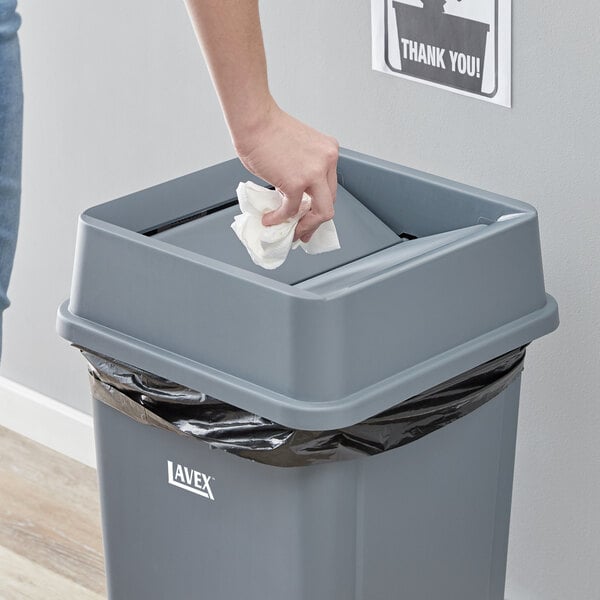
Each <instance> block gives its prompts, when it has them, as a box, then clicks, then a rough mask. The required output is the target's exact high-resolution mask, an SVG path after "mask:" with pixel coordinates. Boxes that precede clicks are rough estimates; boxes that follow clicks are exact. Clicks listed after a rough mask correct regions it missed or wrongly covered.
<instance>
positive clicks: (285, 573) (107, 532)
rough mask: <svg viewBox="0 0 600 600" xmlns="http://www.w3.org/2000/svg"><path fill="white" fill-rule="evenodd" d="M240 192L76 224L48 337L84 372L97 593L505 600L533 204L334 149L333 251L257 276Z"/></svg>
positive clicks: (533, 310) (219, 188) (224, 167)
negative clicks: (76, 354)
mask: <svg viewBox="0 0 600 600" xmlns="http://www.w3.org/2000/svg"><path fill="white" fill-rule="evenodd" d="M247 179H251V180H255V181H256V179H255V178H254V177H252V176H251V175H250V174H249V173H248V172H247V171H246V170H245V169H244V168H243V167H242V165H241V164H240V163H239V161H237V160H232V161H228V162H226V163H222V164H219V165H215V166H213V167H210V168H208V169H204V170H202V171H199V172H197V173H193V174H191V175H187V176H185V177H181V178H179V179H176V180H174V181H171V182H168V183H165V184H162V185H159V186H156V187H153V188H150V189H148V190H144V191H142V192H138V193H136V194H132V195H130V196H126V197H124V198H120V199H118V200H114V201H112V202H108V203H106V204H102V205H100V206H96V207H94V208H91V209H89V210H87V211H86V212H85V213H83V215H82V216H81V218H80V221H79V231H78V240H77V251H76V260H75V266H74V275H73V285H72V290H71V298H70V300H68V301H67V302H65V303H64V304H63V305H62V306H61V307H60V309H59V313H58V330H59V333H60V335H61V336H62V337H64V338H66V339H67V340H69V341H70V342H71V343H72V344H74V345H76V346H77V347H79V348H82V349H85V350H86V351H87V352H88V358H89V360H90V361H91V362H92V367H93V368H92V375H93V377H92V383H93V387H94V421H95V431H96V444H97V456H98V470H99V478H100V490H101V500H102V519H103V531H104V544H105V554H106V567H107V576H108V588H109V597H110V598H111V600H138V599H139V600H142V599H144V600H164V599H165V598H176V599H186V600H187V599H188V598H190V599H191V598H211V599H212V600H231V599H232V598H236V597H244V598H246V599H247V600H259V599H260V600H264V599H265V598H285V599H286V600H326V599H327V600H348V599H349V598H356V599H357V600H358V599H361V600H380V599H381V600H383V599H385V600H388V599H389V598H407V599H410V600H432V599H434V598H435V599H437V598H444V599H445V600H484V599H490V600H501V599H503V591H504V579H505V569H506V551H507V540H508V526H509V516H510V500H511V491H512V477H513V462H514V450H515V436H516V427H517V408H518V401H519V384H520V364H521V362H520V361H522V353H523V350H522V348H523V347H524V346H525V345H527V344H528V343H530V342H531V341H532V340H534V339H536V338H538V337H540V336H543V335H545V334H547V333H549V332H550V331H552V330H553V329H555V328H556V327H557V325H558V310H557V306H556V303H555V301H554V300H553V299H552V298H551V297H550V296H548V295H547V294H546V292H545V289H544V281H543V274H542V263H541V254H540V245H539V233H538V223H537V214H536V212H535V210H534V209H533V208H532V207H531V206H529V205H527V204H524V203H521V202H518V201H515V200H511V199H508V198H504V197H501V196H498V195H496V194H491V193H488V192H484V191H481V190H477V189H474V188H470V187H466V186H463V185H460V184H457V183H454V182H450V181H447V180H443V179H440V178H437V177H434V176H431V175H428V174H425V173H421V172H417V171H414V170H411V169H407V168H405V167H401V166H398V165H395V164H391V163H388V162H384V161H380V160H378V159H375V158H372V157H368V156H364V155H361V154H357V153H355V152H351V151H347V150H343V151H342V152H341V157H340V161H339V169H338V179H339V183H340V188H339V196H338V201H337V203H336V225H337V227H338V233H339V237H340V242H341V245H342V249H341V250H339V251H336V252H331V253H328V254H325V255H320V256H306V255H304V253H302V252H300V251H296V252H294V253H293V254H292V255H291V256H290V258H289V259H288V261H287V262H286V263H285V265H284V266H283V267H282V268H281V269H278V270H276V271H263V270H261V269H259V268H258V267H256V266H255V265H253V263H252V262H251V261H250V258H249V257H248V256H247V254H246V253H245V250H244V249H243V248H242V247H241V245H240V244H239V242H238V241H237V239H236V238H235V236H234V234H233V232H231V230H230V229H229V224H230V222H231V220H232V215H233V214H235V213H236V212H237V208H236V207H235V206H234V204H235V202H234V200H233V190H234V189H235V187H236V185H237V183H238V181H243V180H247ZM259 183H261V182H260V181H259ZM519 353H520V354H519ZM506 357H510V359H509V358H506ZM509 360H510V361H512V362H510V363H508V362H507V361H509ZM494 361H500V362H494ZM502 364H504V365H505V367H506V368H503V367H502ZM106 365H109V367H106ZM110 365H114V368H113V367H110ZM482 365H483V366H482ZM489 365H492V366H491V367H490V366H489ZM478 369H479V370H478ZM494 369H499V370H498V371H496V372H497V376H496V377H495V378H492V379H490V380H489V381H488V380H486V381H484V382H483V383H481V384H480V383H478V378H480V376H481V373H486V374H487V375H489V374H490V373H491V372H492V371H493V370H494ZM465 374H466V375H465ZM174 382H176V384H175V383H174ZM488 384H489V385H490V386H491V387H489V388H488V387H486V386H488ZM484 389H485V390H486V391H485V392H482V390H484ZM440 390H442V392H441V393H440ZM446 390H452V393H451V394H449V395H447V394H446ZM474 390H475V391H474ZM194 391H196V392H194ZM436 394H437V395H436ZM486 394H487V396H486ZM446 395H447V399H448V401H450V400H452V402H454V404H453V405H452V406H453V412H452V415H453V416H452V418H447V417H445V416H444V414H443V413H444V410H442V408H441V407H442V405H443V404H444V402H442V400H444V398H445V397H446ZM475 396H477V398H478V400H477V402H472V399H473V398H475ZM484 396H486V397H484ZM415 397H417V399H418V402H419V403H418V404H415ZM461 398H462V400H461ZM162 400H164V401H165V404H166V405H169V406H171V409H172V407H173V406H175V407H180V408H181V407H187V408H186V410H187V409H189V407H190V405H191V406H192V408H194V407H195V408H194V410H196V409H201V410H202V411H203V412H202V415H203V417H202V419H199V418H196V417H194V418H190V419H183V418H181V414H188V413H179V412H176V413H169V410H171V409H169V410H165V409H164V407H163V409H161V410H162V412H161V410H159V408H160V401H162ZM436 402H437V403H438V404H439V408H440V410H439V411H438V410H437V408H436ZM469 402H471V404H470V405H469V406H470V407H471V408H470V409H468V410H463V408H461V407H464V406H466V405H467V404H469ZM223 406H226V407H227V408H226V410H225V411H224V410H223ZM403 406H408V407H412V408H413V409H414V408H415V407H416V410H412V411H407V412H412V415H411V417H410V418H413V417H415V413H416V412H417V413H419V414H420V416H419V415H417V417H416V421H411V422H410V423H409V424H408V425H406V423H407V421H406V418H407V417H406V416H405V413H402V416H401V417H399V418H394V419H393V421H394V423H395V425H394V427H396V428H395V429H394V428H392V427H388V429H386V428H385V427H387V426H389V424H390V419H388V418H387V417H389V416H390V415H392V416H394V417H397V416H398V414H399V413H398V411H400V412H401V411H402V408H403ZM157 407H158V408H157ZM432 407H433V408H432ZM455 408H456V410H454V409H455ZM155 409H156V410H155ZM177 410H179V409H177ZM227 411H234V412H235V419H234V420H233V421H232V420H231V418H230V417H231V413H230V412H227ZM423 411H425V412H427V411H429V412H428V415H427V417H426V418H423V414H424V413H423ZM461 411H462V412H461ZM189 414H194V415H195V414H197V413H189ZM169 415H171V416H169ZM240 415H241V416H240ZM211 419H214V421H215V431H213V432H210V431H209V430H210V429H211ZM386 419H387V420H386ZM398 421H403V423H404V425H403V426H402V427H403V432H402V435H398V436H397V437H396V438H394V436H396V433H397V431H398V426H397V423H398ZM425 422H426V425H425V426H424V423H425ZM224 423H225V424H226V425H227V426H228V428H227V427H226V429H227V435H224V433H223V431H224V430H223V424H224ZM240 423H241V424H242V425H243V426H242V425H240ZM247 427H249V429H248V428H247ZM378 427H383V429H377V428H378ZM248 431H250V432H251V433H250V434H248ZM232 432H233V433H234V434H235V435H233V436H232ZM252 432H254V433H252ZM323 432H326V434H324V433H323ZM254 435H256V438H255V439H254V437H253V436H254ZM290 435H292V437H293V442H290V446H289V447H288V449H289V450H290V452H288V453H287V454H285V453H280V454H279V455H278V454H277V453H275V454H274V455H273V456H279V458H277V459H273V460H270V459H269V458H268V457H269V456H270V454H269V453H272V452H273V450H274V449H277V448H276V447H277V446H278V444H280V443H281V444H283V445H285V444H286V443H288V442H289V440H290V439H292V438H290ZM220 436H221V437H220ZM223 436H224V437H223ZM195 437H200V438H203V439H204V440H205V441H200V442H199V441H198V440H197V439H195ZM392 438H394V440H393V442H389V440H390V439H392ZM232 440H233V441H232ZM265 440H266V441H267V443H262V442H265ZM332 440H333V441H332ZM205 442H208V443H205ZM408 442H410V443H408ZM249 448H250V451H248V449H249ZM224 450H227V451H224ZM236 454H237V455H236ZM282 456H283V458H282ZM290 456H294V457H300V459H299V460H298V462H295V460H296V458H292V459H290V458H289V457H290ZM344 459H349V460H344ZM312 463H314V464H312ZM276 465H284V466H276ZM297 465H299V466H297ZM306 465H308V466H306Z"/></svg>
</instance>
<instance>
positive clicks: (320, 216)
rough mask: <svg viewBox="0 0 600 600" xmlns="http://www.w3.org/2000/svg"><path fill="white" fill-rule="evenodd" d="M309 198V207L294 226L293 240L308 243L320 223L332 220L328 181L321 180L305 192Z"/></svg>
mask: <svg viewBox="0 0 600 600" xmlns="http://www.w3.org/2000/svg"><path fill="white" fill-rule="evenodd" d="M306 192H307V194H308V195H309V196H310V197H311V200H312V202H311V207H310V210H309V211H308V212H307V213H306V215H305V216H304V217H302V219H300V221H298V225H297V226H296V231H295V234H294V240H297V239H300V240H302V241H303V242H308V241H309V240H310V238H311V236H312V235H313V233H314V232H315V231H316V230H317V228H318V227H319V225H321V223H325V221H329V220H331V219H333V214H334V210H333V202H334V195H333V194H332V192H331V187H330V184H329V183H328V181H326V180H323V181H320V182H319V183H316V184H315V185H313V186H311V187H310V188H309V189H307V190H306Z"/></svg>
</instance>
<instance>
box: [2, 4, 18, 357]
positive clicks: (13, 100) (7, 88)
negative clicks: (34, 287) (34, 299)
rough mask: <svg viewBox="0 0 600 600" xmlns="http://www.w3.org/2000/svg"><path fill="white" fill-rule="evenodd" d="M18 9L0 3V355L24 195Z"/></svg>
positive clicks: (12, 5)
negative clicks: (3, 323)
mask: <svg viewBox="0 0 600 600" xmlns="http://www.w3.org/2000/svg"><path fill="white" fill-rule="evenodd" d="M16 7H17V2H16V0H0V352H1V350H2V313H3V311H4V309H6V308H7V307H8V305H9V301H8V297H7V289H8V282H9V279H10V273H11V270H12V265H13V259H14V255H15V246H16V243H17V230H18V227H19V202H20V196H21V147H22V139H23V134H22V125H23V86H22V79H21V60H20V54H19V41H18V38H17V30H18V29H19V25H20V24H21V18H20V17H19V15H18V14H17V13H16Z"/></svg>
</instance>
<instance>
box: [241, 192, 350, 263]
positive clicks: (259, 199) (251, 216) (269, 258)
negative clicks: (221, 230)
mask: <svg viewBox="0 0 600 600" xmlns="http://www.w3.org/2000/svg"><path fill="white" fill-rule="evenodd" d="M236 191H237V197H238V201H239V203H240V209H241V211H242V214H241V215H237V216H236V217H235V218H234V221H233V223H232V224H231V228H232V229H233V231H235V233H236V235H237V236H238V238H239V240H240V242H242V244H244V246H245V247H246V250H248V254H250V258H252V261H253V262H254V263H255V264H257V265H258V266H259V267H262V268H263V269H269V270H271V269H276V268H277V267H279V266H281V265H282V264H283V263H284V262H285V259H286V258H287V256H288V254H289V251H290V250H291V249H296V248H298V247H300V248H302V249H303V250H304V251H305V252H306V253H307V254H321V253H322V252H329V251H331V250H338V249H339V248H340V242H339V239H338V236H337V231H336V229H335V225H334V224H333V220H331V221H326V222H325V223H322V224H321V225H320V226H319V228H318V229H317V230H316V231H315V233H314V234H313V236H312V237H311V238H310V240H309V241H308V242H303V241H301V240H296V241H295V242H293V241H292V240H293V238H294V230H295V228H296V225H297V223H298V221H299V220H300V219H301V218H302V217H303V216H304V215H305V214H306V213H307V212H308V211H309V210H310V203H311V199H310V196H309V195H308V194H304V197H303V198H302V202H301V203H300V209H299V210H298V213H297V214H296V216H294V217H291V218H289V219H288V220H287V221H284V222H283V223H280V224H279V225H270V226H268V227H267V226H265V225H263V224H262V217H263V215H264V213H267V212H271V211H272V210H276V209H278V208H279V207H280V206H281V202H282V199H283V197H282V195H281V193H280V192H278V191H277V190H270V189H267V188H265V187H262V186H260V185H257V184H256V183H254V182H252V181H246V182H245V183H243V182H242V183H240V184H239V185H238V187H237V190H236Z"/></svg>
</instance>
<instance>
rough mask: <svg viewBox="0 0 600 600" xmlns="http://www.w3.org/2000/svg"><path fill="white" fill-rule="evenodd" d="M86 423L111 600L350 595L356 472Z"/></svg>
mask: <svg viewBox="0 0 600 600" xmlns="http://www.w3.org/2000/svg"><path fill="white" fill-rule="evenodd" d="M94 413H95V430H96V438H97V442H98V459H99V476H100V490H101V500H102V518H103V524H104V543H105V555H106V562H107V578H108V581H109V590H111V596H110V599H111V600H131V599H132V598H144V599H145V600H164V599H165V598H196V597H202V598H205V597H206V598H211V599H212V600H231V598H237V597H243V598H246V599H248V600H264V598H285V599H286V600H307V598H318V597H327V598H330V599H331V600H347V599H348V598H353V597H355V594H354V589H355V577H354V570H355V564H356V507H355V497H356V469H357V463H356V462H354V461H352V462H346V463H329V464H324V465H319V466H316V467H313V468H293V469H277V468H273V467H267V466H264V465H260V464H257V463H253V462H252V461H247V460H243V459H241V458H238V457H235V456H231V455H228V454H227V453H225V452H222V451H219V450H211V449H210V448H209V447H208V446H204V445H200V444H198V443H197V442H195V441H194V440H190V439H186V438H185V437H182V436H178V435H173V434H172V433H169V432H166V431H162V430H159V429H156V428H153V427H148V426H144V425H141V424H139V423H136V422H135V421H133V420H132V419H129V418H128V417H126V416H124V415H122V414H121V413H119V412H117V411H115V410H114V409H112V408H110V407H108V406H106V405H104V404H102V403H100V402H95V404H94ZM168 461H171V462H172V463H173V465H174V466H173V469H172V473H173V478H174V480H175V481H174V483H175V484H177V485H173V484H170V483H169V477H170V474H169V466H168ZM178 467H181V468H182V469H183V471H181V472H178ZM186 469H196V470H199V471H202V473H204V474H205V475H206V476H208V477H210V484H211V494H212V497H213V498H214V499H211V498H207V497H206V496H202V495H199V494H198V493H194V491H190V490H189V489H186V488H190V487H191V488H192V489H193V487H194V477H193V476H191V475H190V478H189V482H188V481H186V480H185V478H186V477H187V476H188V471H186ZM180 474H181V477H180ZM182 478H183V479H182ZM197 491H198V490H197ZM165 565H168V568H167V569H166V568H165ZM324 591H326V592H327V595H326V596H321V595H320V594H322V593H323V592H324ZM365 600H366V598H365Z"/></svg>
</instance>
